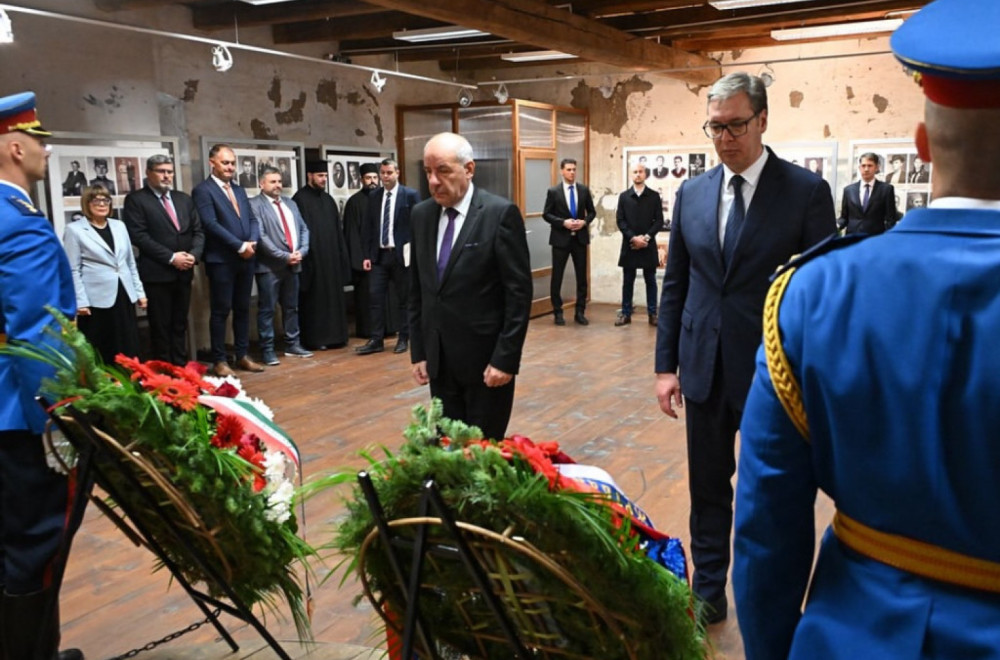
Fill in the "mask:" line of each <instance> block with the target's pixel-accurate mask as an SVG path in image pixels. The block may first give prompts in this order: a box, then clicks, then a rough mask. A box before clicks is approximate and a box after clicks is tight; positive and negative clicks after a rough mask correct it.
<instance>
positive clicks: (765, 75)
mask: <svg viewBox="0 0 1000 660" xmlns="http://www.w3.org/2000/svg"><path fill="white" fill-rule="evenodd" d="M757 77H758V78H760V79H761V80H762V81H763V82H764V87H770V86H771V85H773V84H774V69H772V68H771V65H770V64H764V67H763V68H762V69H761V70H760V73H758V74H757Z"/></svg>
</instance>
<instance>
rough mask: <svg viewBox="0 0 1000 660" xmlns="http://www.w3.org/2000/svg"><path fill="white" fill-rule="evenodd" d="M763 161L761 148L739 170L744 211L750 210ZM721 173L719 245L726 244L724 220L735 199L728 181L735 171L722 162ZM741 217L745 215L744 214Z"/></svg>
mask: <svg viewBox="0 0 1000 660" xmlns="http://www.w3.org/2000/svg"><path fill="white" fill-rule="evenodd" d="M765 163H767V149H764V150H763V153H761V155H760V158H758V159H757V160H755V161H754V162H753V164H752V165H750V167H748V168H746V170H744V171H743V172H740V176H742V177H743V186H742V187H741V190H742V191H743V211H744V213H749V212H750V202H752V201H753V194H754V193H755V192H757V182H759V181H760V174H761V172H763V171H764V164H765ZM722 175H723V176H722V199H721V200H719V217H718V218H717V221H718V224H719V245H725V244H726V220H728V219H729V209H730V208H732V206H733V201H734V200H735V199H736V195H735V193H734V191H733V188H732V186H730V185H729V182H730V181H732V179H733V177H734V176H736V172H733V171H732V170H731V169H729V168H728V167H726V165H725V164H723V165H722ZM743 217H746V215H744V216H743Z"/></svg>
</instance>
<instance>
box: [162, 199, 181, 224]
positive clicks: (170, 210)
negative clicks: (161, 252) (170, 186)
mask: <svg viewBox="0 0 1000 660" xmlns="http://www.w3.org/2000/svg"><path fill="white" fill-rule="evenodd" d="M160 201H161V202H163V208H164V209H166V211H167V215H169V216H170V222H172V223H174V229H176V230H177V231H180V230H181V223H180V222H178V221H177V212H176V211H174V204H173V202H171V201H170V198H169V197H167V196H166V195H161V196H160Z"/></svg>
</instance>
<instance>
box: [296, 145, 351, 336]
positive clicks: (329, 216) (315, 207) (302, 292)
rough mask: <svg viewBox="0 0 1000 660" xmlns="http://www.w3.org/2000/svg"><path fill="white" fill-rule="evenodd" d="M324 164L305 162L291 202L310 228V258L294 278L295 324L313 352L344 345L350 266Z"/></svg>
mask: <svg viewBox="0 0 1000 660" xmlns="http://www.w3.org/2000/svg"><path fill="white" fill-rule="evenodd" d="M326 178H327V165H326V161H325V160H316V161H309V162H308V163H307V164H306V185H305V186H303V187H302V188H301V189H300V190H299V191H298V192H297V193H295V196H294V197H292V200H293V201H294V202H295V203H296V204H297V205H298V207H299V210H300V211H301V212H302V218H303V219H304V220H305V221H306V225H308V227H309V254H308V255H306V257H305V259H303V260H302V273H301V274H300V275H299V325H300V326H301V328H300V331H301V335H302V344H303V345H304V346H306V348H309V349H313V350H316V349H318V350H325V349H328V348H340V347H341V346H344V345H346V344H347V304H346V300H345V296H344V286H345V285H346V284H347V283H348V282H350V281H351V266H350V262H349V261H348V256H347V246H346V245H345V242H344V232H343V228H342V227H341V224H340V213H339V212H338V211H337V203H336V202H335V201H334V200H333V197H330V195H329V194H328V193H327V192H326Z"/></svg>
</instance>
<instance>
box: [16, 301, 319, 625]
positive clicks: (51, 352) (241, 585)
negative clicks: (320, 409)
mask: <svg viewBox="0 0 1000 660" xmlns="http://www.w3.org/2000/svg"><path fill="white" fill-rule="evenodd" d="M50 312H51V313H52V314H53V316H55V318H56V319H57V321H58V322H59V324H60V326H61V329H62V333H61V335H60V337H59V338H60V340H61V347H60V348H54V347H52V346H51V345H40V346H32V345H27V344H24V343H12V344H11V345H9V346H6V347H3V348H0V350H2V351H3V352H4V353H7V354H9V355H12V356H15V357H20V358H30V359H36V360H42V361H44V362H47V363H48V364H50V365H52V366H54V367H55V369H56V372H55V375H54V377H52V378H50V379H46V380H44V381H43V383H42V388H41V391H40V394H41V395H42V396H43V397H44V398H45V399H46V400H48V401H55V402H56V403H55V404H54V405H53V406H52V411H53V412H54V414H56V415H57V416H63V415H64V413H65V412H66V407H67V406H72V407H73V408H75V409H76V410H77V411H79V412H80V413H82V414H83V415H84V416H85V417H86V418H87V420H88V421H90V423H91V424H92V425H93V426H94V427H95V428H96V429H98V430H99V431H101V432H103V433H104V434H106V435H107V436H108V438H110V440H111V441H112V442H114V443H117V444H118V445H120V446H121V447H123V448H124V450H125V451H124V452H122V451H119V452H118V455H124V456H126V457H127V458H123V460H122V462H123V463H129V462H132V463H134V464H135V465H133V466H127V465H126V466H125V469H131V468H132V467H135V466H136V465H137V466H139V468H140V469H134V470H133V474H136V475H138V477H139V479H140V482H141V483H142V484H143V488H144V490H146V491H147V492H148V493H149V494H152V495H153V496H154V499H156V500H158V501H160V504H159V505H158V507H157V509H158V511H153V510H151V507H150V506H149V504H148V502H147V499H146V498H144V497H143V496H142V494H141V493H137V492H135V489H134V488H132V487H131V486H130V485H129V482H128V481H127V480H126V479H125V477H124V475H123V473H122V471H121V470H115V469H109V470H101V471H100V474H101V475H103V478H104V479H107V480H108V482H109V483H107V484H105V483H102V481H101V480H100V479H98V485H101V486H102V487H105V488H107V487H108V486H110V487H112V488H113V489H114V490H115V491H116V492H117V493H119V494H120V496H121V497H122V498H126V499H128V500H129V502H128V504H129V506H128V510H129V511H130V513H131V515H132V516H133V517H134V518H141V520H140V521H138V522H140V523H141V526H142V527H143V528H144V529H146V530H147V531H149V533H150V534H151V535H152V536H153V537H154V538H155V539H156V540H157V542H158V543H159V544H160V545H161V546H162V547H163V549H164V552H165V554H166V556H167V558H168V559H169V560H170V561H171V562H172V563H173V564H175V565H176V566H177V567H178V569H179V570H180V571H181V573H182V574H183V575H184V576H185V578H186V579H187V580H189V581H190V582H192V583H197V582H201V583H204V584H205V585H206V586H207V587H208V590H209V593H210V594H211V595H213V596H217V597H218V596H225V594H224V593H222V590H221V589H220V588H219V585H218V583H217V582H216V581H214V580H212V579H211V577H210V576H209V575H207V574H206V572H205V571H204V570H203V569H202V568H201V566H200V565H199V564H198V563H197V562H196V561H194V560H193V559H192V557H191V555H190V553H188V552H187V551H186V550H185V549H184V548H183V547H182V546H181V545H180V544H179V543H178V542H177V541H176V540H174V537H173V536H172V534H171V533H169V530H168V529H166V527H167V523H165V522H164V516H166V517H167V518H169V519H170V520H171V521H172V522H173V523H174V526H175V527H177V528H179V529H181V530H184V531H185V535H186V536H187V541H188V542H189V543H191V545H192V546H193V547H195V548H196V549H197V550H199V551H200V554H201V555H202V556H203V557H204V558H205V559H206V560H207V563H208V564H209V566H211V568H212V569H213V570H214V571H215V572H216V573H217V574H218V575H220V576H222V577H223V579H224V580H226V582H227V583H228V585H229V586H230V587H231V588H232V589H233V592H234V593H235V594H236V595H237V596H238V597H239V598H240V599H241V600H242V601H243V602H244V603H245V604H247V605H248V606H251V607H252V606H254V605H258V604H260V605H264V606H266V607H268V608H269V609H271V610H272V611H277V604H278V603H277V597H278V596H281V597H283V598H284V600H285V601H286V602H287V604H288V606H289V608H290V610H291V614H292V618H293V620H294V621H295V624H296V627H297V629H298V631H299V634H300V637H301V638H303V639H308V638H309V637H310V631H309V621H308V615H307V613H306V607H305V603H304V596H303V589H302V585H301V582H300V579H299V575H298V571H297V566H298V564H300V563H301V564H302V566H303V567H304V569H305V570H307V571H308V570H309V567H308V564H307V563H306V560H307V559H308V558H309V557H311V556H313V555H315V550H314V549H313V548H312V547H310V546H309V545H308V544H307V543H306V542H305V541H304V540H303V539H302V538H300V537H299V535H298V523H297V520H296V517H295V513H294V505H295V504H296V503H297V501H298V500H297V492H296V487H295V480H296V479H297V478H298V454H297V450H296V449H295V447H294V444H293V443H292V442H291V441H290V439H288V438H287V436H284V434H283V432H281V430H280V429H279V428H278V427H277V426H275V425H274V424H273V417H274V414H273V412H272V411H271V410H270V409H269V408H268V407H267V406H266V405H264V403H263V402H261V401H259V400H257V399H251V398H250V397H248V396H247V394H246V392H244V390H243V388H242V386H241V385H240V382H239V381H238V380H237V379H235V378H232V377H227V378H224V379H222V378H212V377H209V376H207V375H206V369H205V367H204V366H203V365H200V364H199V363H197V362H189V363H188V364H187V365H186V366H184V367H178V366H175V365H172V364H169V363H166V362H159V361H152V360H151V361H147V362H141V361H139V360H136V359H133V358H129V357H126V356H123V355H118V356H117V358H116V363H117V364H116V365H104V364H102V363H101V361H100V359H99V358H98V357H97V356H96V354H95V352H94V350H93V348H92V347H91V346H90V344H89V343H88V342H87V340H86V338H84V336H83V334H82V333H80V332H79V331H78V330H77V329H76V327H75V326H74V325H73V324H72V323H71V322H70V321H68V320H67V319H66V318H65V317H63V316H62V315H60V314H59V313H58V312H56V311H54V310H50ZM57 344H59V342H57ZM63 419H68V418H67V417H65V416H63ZM70 453H72V452H70ZM69 458H70V460H69V462H68V464H69V465H72V464H73V463H74V461H73V457H72V456H69ZM60 462H65V460H64V461H60ZM154 473H155V474H158V475H159V477H153V478H148V477H149V476H150V475H151V474H154ZM144 477H146V478H144ZM166 490H172V492H171V493H169V495H170V496H169V497H163V495H165V494H166V493H165V491H166ZM108 503H109V506H110V507H111V508H114V507H115V503H114V502H113V501H110V500H109V502H108ZM123 503H124V502H123ZM156 568H162V566H160V565H158V566H157V567H156Z"/></svg>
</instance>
